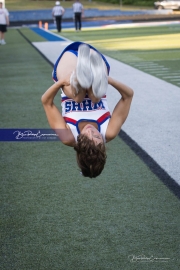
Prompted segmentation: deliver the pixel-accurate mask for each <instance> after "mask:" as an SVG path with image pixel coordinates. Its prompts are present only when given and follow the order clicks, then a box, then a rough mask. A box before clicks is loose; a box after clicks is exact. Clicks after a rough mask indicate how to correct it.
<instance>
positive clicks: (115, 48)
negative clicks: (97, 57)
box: [62, 25, 180, 86]
mask: <svg viewBox="0 0 180 270" xmlns="http://www.w3.org/2000/svg"><path fill="white" fill-rule="evenodd" d="M62 35H63V36H64V37H66V38H69V39H71V40H74V41H76V40H81V41H84V42H87V43H90V44H91V45H93V46H95V47H97V48H99V49H100V50H101V51H102V52H103V53H104V54H106V55H108V56H110V57H112V58H115V59H117V60H120V61H122V62H124V63H127V64H128V65H130V66H133V67H135V68H137V69H140V70H142V71H144V72H147V73H149V74H152V75H153V76H156V77H158V78H160V79H163V80H165V81H167V82H170V83H172V84H175V85H177V86H180V73H179V70H180V25H169V26H159V27H138V28H120V29H108V30H102V29H98V30H94V29H93V30H87V29H83V31H82V32H74V30H65V29H64V30H63V32H62Z"/></svg>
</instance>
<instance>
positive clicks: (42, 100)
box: [41, 94, 48, 106]
mask: <svg viewBox="0 0 180 270" xmlns="http://www.w3.org/2000/svg"><path fill="white" fill-rule="evenodd" d="M41 103H42V104H43V106H46V105H48V100H47V98H46V96H45V94H43V95H42V97H41Z"/></svg>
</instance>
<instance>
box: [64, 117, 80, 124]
mask: <svg viewBox="0 0 180 270" xmlns="http://www.w3.org/2000/svg"><path fill="white" fill-rule="evenodd" d="M64 120H65V122H68V123H72V124H73V125H76V123H77V121H76V120H74V119H72V118H69V117H64Z"/></svg>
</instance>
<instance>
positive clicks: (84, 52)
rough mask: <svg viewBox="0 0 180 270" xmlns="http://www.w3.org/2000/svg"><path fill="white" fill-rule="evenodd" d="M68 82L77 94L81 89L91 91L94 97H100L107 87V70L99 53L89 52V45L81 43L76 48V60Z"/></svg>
mask: <svg viewBox="0 0 180 270" xmlns="http://www.w3.org/2000/svg"><path fill="white" fill-rule="evenodd" d="M70 84H71V85H72V86H73V87H74V88H75V89H76V93H77V94H78V93H79V92H80V91H82V89H81V88H83V89H89V88H90V87H91V86H92V91H93V94H94V96H95V97H97V98H101V97H102V96H104V94H106V91H107V87H108V79H107V71H106V69H105V64H104V61H103V59H102V57H101V55H100V54H99V53H98V52H96V51H94V50H93V51H91V52H90V47H89V46H88V45H86V44H81V45H80V46H79V48H78V61H77V66H76V69H75V71H73V72H72V74H71V76H70Z"/></svg>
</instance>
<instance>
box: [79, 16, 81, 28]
mask: <svg viewBox="0 0 180 270" xmlns="http://www.w3.org/2000/svg"><path fill="white" fill-rule="evenodd" d="M79 30H81V13H80V14H79Z"/></svg>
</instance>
